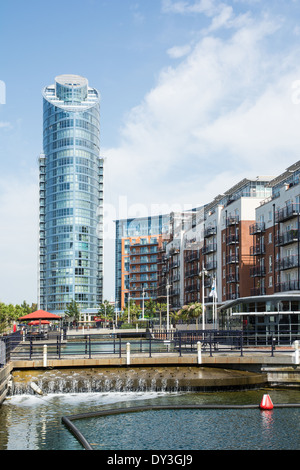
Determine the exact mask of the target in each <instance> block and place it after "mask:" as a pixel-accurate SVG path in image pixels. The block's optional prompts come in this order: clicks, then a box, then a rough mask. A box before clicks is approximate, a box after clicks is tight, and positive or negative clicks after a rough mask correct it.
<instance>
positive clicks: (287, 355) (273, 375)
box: [1, 329, 300, 398]
mask: <svg viewBox="0 0 300 470" xmlns="http://www.w3.org/2000/svg"><path fill="white" fill-rule="evenodd" d="M173 333H175V332H172V334H170V335H169V336H168V334H166V332H165V331H155V330H154V331H153V332H149V330H139V331H137V330H136V329H134V330H107V329H106V330H104V329H103V330H99V329H86V330H82V329H80V330H78V331H76V330H69V331H62V332H58V333H57V336H56V337H54V336H52V335H50V336H49V337H46V338H42V339H40V340H34V341H32V339H28V338H27V337H23V339H22V338H21V337H19V338H18V340H17V341H16V342H15V343H14V342H11V346H12V348H11V351H10V354H9V360H8V362H7V365H6V367H5V370H6V373H5V372H3V369H2V376H3V377H2V385H3V386H2V393H1V395H2V397H3V398H4V397H5V395H6V392H7V385H8V382H9V377H10V376H12V377H13V379H14V380H16V378H17V377H19V378H20V377H21V378H22V381H24V380H27V379H25V377H26V376H28V377H31V376H38V377H41V375H42V376H43V378H44V379H45V380H46V378H47V376H48V375H49V373H50V375H51V380H52V379H53V373H54V372H55V371H56V376H57V379H58V378H59V377H60V374H62V373H63V371H64V370H68V377H69V376H72V377H73V379H74V374H75V376H78V374H80V375H81V377H82V378H83V381H84V380H85V379H86V378H88V379H89V380H90V379H91V380H92V376H93V377H94V379H95V377H98V378H99V380H100V376H101V374H102V372H103V371H106V373H107V377H108V380H109V381H110V383H116V384H117V383H119V381H120V375H122V376H123V382H122V383H123V385H122V386H124V387H126V384H127V382H128V380H129V381H130V382H131V381H132V380H135V381H136V387H139V386H140V385H139V384H140V380H141V379H143V380H144V381H145V383H147V387H152V386H153V383H154V382H155V384H156V386H158V387H159V388H160V387H165V386H167V388H168V389H171V390H172V389H176V388H177V387H179V388H182V387H183V388H185V389H194V390H200V389H207V388H209V389H218V388H236V387H237V388H238V387H241V388H253V387H263V386H265V385H269V386H273V385H274V386H278V385H279V386H289V387H297V388H298V387H300V365H299V350H296V349H295V347H294V346H293V345H292V346H290V345H278V344H277V345H275V344H274V343H273V342H271V343H270V344H267V343H266V344H264V345H260V346H255V345H253V344H249V345H247V341H246V344H244V342H243V341H242V342H241V341H240V339H241V337H240V336H239V335H238V334H237V335H236V332H233V333H232V334H233V336H230V337H228V336H226V333H228V332H223V334H224V335H222V332H221V331H214V332H206V336H205V337H204V335H203V334H202V336H201V332H195V331H188V332H181V333H180V335H179V336H178V332H176V334H173ZM202 333H203V332H202ZM176 335H177V336H176ZM197 335H198V336H197ZM201 337H202V338H203V341H199V338H201ZM244 340H245V338H244ZM297 353H298V354H297ZM22 371H23V372H24V374H23V373H22ZM73 379H72V380H73ZM94 379H93V380H94ZM28 380H30V379H28ZM76 380H77V379H76ZM98 382H99V381H98ZM99 383H100V382H99ZM151 384H152V385H151Z"/></svg>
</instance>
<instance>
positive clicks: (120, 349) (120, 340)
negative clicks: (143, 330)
mask: <svg viewBox="0 0 300 470" xmlns="http://www.w3.org/2000/svg"><path fill="white" fill-rule="evenodd" d="M119 357H122V339H121V335H120V337H119Z"/></svg>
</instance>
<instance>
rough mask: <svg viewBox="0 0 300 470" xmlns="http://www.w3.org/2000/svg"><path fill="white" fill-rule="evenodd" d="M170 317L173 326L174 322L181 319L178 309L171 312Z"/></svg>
mask: <svg viewBox="0 0 300 470" xmlns="http://www.w3.org/2000/svg"><path fill="white" fill-rule="evenodd" d="M170 317H171V319H172V323H173V326H174V327H175V326H176V324H177V323H178V322H179V320H181V318H182V317H181V314H180V310H177V311H175V312H171V313H170Z"/></svg>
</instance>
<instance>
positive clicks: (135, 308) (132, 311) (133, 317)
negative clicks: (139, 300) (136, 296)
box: [121, 300, 142, 323]
mask: <svg viewBox="0 0 300 470" xmlns="http://www.w3.org/2000/svg"><path fill="white" fill-rule="evenodd" d="M129 307H130V308H129V312H128V305H127V306H126V307H125V308H124V310H123V312H122V315H121V319H122V320H123V321H124V322H125V323H126V322H127V323H128V313H129V317H130V318H129V323H136V322H137V320H138V318H139V317H140V315H141V313H142V310H141V307H140V306H139V305H137V304H136V303H135V301H134V300H130V303H129Z"/></svg>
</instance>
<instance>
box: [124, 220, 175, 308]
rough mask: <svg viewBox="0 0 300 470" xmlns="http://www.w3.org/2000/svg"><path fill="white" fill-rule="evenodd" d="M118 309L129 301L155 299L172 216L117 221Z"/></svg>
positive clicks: (137, 301) (139, 301)
mask: <svg viewBox="0 0 300 470" xmlns="http://www.w3.org/2000/svg"><path fill="white" fill-rule="evenodd" d="M115 223H116V261H115V267H116V268H115V277H116V286H115V287H116V291H115V296H116V308H117V310H123V309H124V308H125V307H126V305H127V304H128V301H129V300H130V299H134V300H135V301H136V303H137V304H139V305H141V303H142V301H143V300H144V301H147V300H149V299H150V298H151V299H156V297H157V289H158V278H159V271H161V263H160V260H161V256H162V252H163V246H164V244H165V242H166V240H168V237H169V233H170V215H159V216H153V217H141V218H136V219H123V220H117V221H116V222H115Z"/></svg>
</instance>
